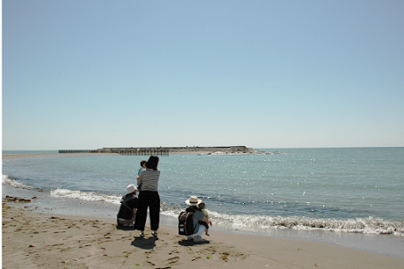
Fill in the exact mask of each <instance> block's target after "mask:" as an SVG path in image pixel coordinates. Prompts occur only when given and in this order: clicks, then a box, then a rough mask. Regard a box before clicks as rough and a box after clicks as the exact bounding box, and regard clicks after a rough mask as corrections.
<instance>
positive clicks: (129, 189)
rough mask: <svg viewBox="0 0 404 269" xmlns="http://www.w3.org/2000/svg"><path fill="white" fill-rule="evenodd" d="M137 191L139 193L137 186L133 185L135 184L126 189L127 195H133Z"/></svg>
mask: <svg viewBox="0 0 404 269" xmlns="http://www.w3.org/2000/svg"><path fill="white" fill-rule="evenodd" d="M135 191H137V188H136V186H135V185H133V184H130V185H128V186H127V187H126V194H130V193H133V192H135Z"/></svg>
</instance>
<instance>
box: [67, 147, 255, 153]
mask: <svg viewBox="0 0 404 269" xmlns="http://www.w3.org/2000/svg"><path fill="white" fill-rule="evenodd" d="M59 153H115V154H120V155H169V154H170V153H201V154H212V153H223V154H257V153H261V152H260V151H259V150H256V149H253V148H247V147H246V146H229V147H198V146H194V147H128V148H102V149H96V150H59Z"/></svg>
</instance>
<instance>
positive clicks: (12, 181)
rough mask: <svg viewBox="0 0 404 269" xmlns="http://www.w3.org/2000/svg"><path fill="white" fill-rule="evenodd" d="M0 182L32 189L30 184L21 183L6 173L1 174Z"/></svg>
mask: <svg viewBox="0 0 404 269" xmlns="http://www.w3.org/2000/svg"><path fill="white" fill-rule="evenodd" d="M2 184H7V185H9V186H11V187H14V188H21V189H27V190H30V189H32V187H31V186H28V185H25V184H23V183H21V182H20V181H17V180H15V179H13V178H11V177H10V176H8V175H3V180H2Z"/></svg>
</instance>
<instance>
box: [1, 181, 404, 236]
mask: <svg viewBox="0 0 404 269" xmlns="http://www.w3.org/2000/svg"><path fill="white" fill-rule="evenodd" d="M3 184H8V185H10V186H12V187H15V188H24V189H32V187H30V186H27V185H25V184H23V183H21V182H19V181H16V180H14V179H12V178H10V177H9V176H7V175H3ZM50 195H51V196H52V197H54V198H70V199H80V200H85V201H90V202H106V203H110V204H113V205H119V204H120V199H121V196H117V195H111V194H105V193H99V192H84V191H79V190H76V191H72V190H67V189H60V188H57V189H54V190H50ZM183 210H185V206H184V205H179V204H174V203H169V202H162V203H161V213H162V214H163V215H166V216H170V217H173V218H177V217H178V214H179V213H180V212H181V211H183ZM209 216H210V218H211V220H212V221H213V222H214V223H215V225H218V226H225V227H230V228H233V229H240V230H241V229H255V230H262V231H265V230H267V229H293V230H307V231H310V230H312V231H314V230H317V231H333V232H346V233H363V234H388V235H394V236H404V221H396V220H388V219H383V218H376V217H361V218H347V219H342V218H310V217H303V216H288V217H284V216H264V215H251V214H250V215H237V214H235V215H232V214H224V213H219V212H215V211H213V210H211V211H209Z"/></svg>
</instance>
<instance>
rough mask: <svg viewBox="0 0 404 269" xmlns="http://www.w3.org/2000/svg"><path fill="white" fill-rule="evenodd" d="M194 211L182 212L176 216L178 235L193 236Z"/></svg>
mask: <svg viewBox="0 0 404 269" xmlns="http://www.w3.org/2000/svg"><path fill="white" fill-rule="evenodd" d="M194 212H195V211H188V210H187V211H186V212H184V211H182V212H181V213H180V215H179V216H178V234H180V235H191V234H194V221H193V216H194Z"/></svg>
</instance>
